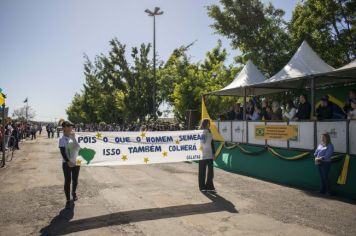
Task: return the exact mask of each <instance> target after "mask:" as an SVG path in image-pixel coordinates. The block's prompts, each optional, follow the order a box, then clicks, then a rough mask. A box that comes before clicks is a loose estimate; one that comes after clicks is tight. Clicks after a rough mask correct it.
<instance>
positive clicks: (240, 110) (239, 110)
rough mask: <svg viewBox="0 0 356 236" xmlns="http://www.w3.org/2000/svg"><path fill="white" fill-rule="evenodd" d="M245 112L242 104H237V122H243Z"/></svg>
mask: <svg viewBox="0 0 356 236" xmlns="http://www.w3.org/2000/svg"><path fill="white" fill-rule="evenodd" d="M243 115H244V114H243V110H242V108H241V104H240V103H236V104H235V120H243Z"/></svg>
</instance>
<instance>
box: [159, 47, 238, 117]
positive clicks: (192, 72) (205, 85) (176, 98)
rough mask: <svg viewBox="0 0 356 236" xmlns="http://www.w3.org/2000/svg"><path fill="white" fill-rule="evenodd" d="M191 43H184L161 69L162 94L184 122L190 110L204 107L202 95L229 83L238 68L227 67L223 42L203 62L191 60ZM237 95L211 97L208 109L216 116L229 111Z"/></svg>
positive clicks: (176, 115)
mask: <svg viewBox="0 0 356 236" xmlns="http://www.w3.org/2000/svg"><path fill="white" fill-rule="evenodd" d="M190 46H192V45H188V46H182V47H180V48H178V49H176V50H174V51H173V53H172V55H171V56H170V57H169V59H168V61H167V62H166V64H165V65H164V66H163V67H162V69H161V70H160V71H159V74H160V82H159V84H160V91H161V94H162V97H166V99H167V102H168V103H169V104H170V105H171V106H173V111H174V114H175V117H176V118H177V119H178V120H179V121H180V122H183V123H185V121H186V118H185V114H186V111H187V110H190V109H192V110H198V111H200V108H201V98H202V95H204V94H206V93H207V92H211V91H214V90H219V89H221V88H222V87H224V86H226V85H227V84H229V83H230V82H231V81H232V79H233V78H234V76H235V74H236V72H237V70H235V69H232V67H231V66H230V67H228V68H227V67H226V66H225V65H224V63H225V62H226V56H227V52H226V50H225V49H222V46H221V42H218V45H217V46H216V47H215V48H214V49H212V50H211V51H210V52H208V53H207V54H206V58H205V60H204V61H203V62H202V63H192V62H191V61H190V58H189V56H188V50H189V48H190ZM233 100H234V98H221V97H216V96H213V97H209V103H208V109H209V111H210V112H211V114H212V115H213V116H215V117H216V115H217V114H220V113H221V112H224V111H226V110H227V107H228V106H230V105H231V104H232V102H233Z"/></svg>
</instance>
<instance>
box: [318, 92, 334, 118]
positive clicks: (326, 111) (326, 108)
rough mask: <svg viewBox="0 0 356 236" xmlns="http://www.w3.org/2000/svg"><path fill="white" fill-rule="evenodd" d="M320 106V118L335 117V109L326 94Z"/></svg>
mask: <svg viewBox="0 0 356 236" xmlns="http://www.w3.org/2000/svg"><path fill="white" fill-rule="evenodd" d="M320 102H321V103H320V106H318V108H317V109H316V111H315V113H316V117H317V118H318V120H328V119H332V117H333V109H332V106H331V105H330V103H329V101H328V98H327V97H326V96H324V97H322V98H321V101H320Z"/></svg>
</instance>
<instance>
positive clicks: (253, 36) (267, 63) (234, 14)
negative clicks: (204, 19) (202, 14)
mask: <svg viewBox="0 0 356 236" xmlns="http://www.w3.org/2000/svg"><path fill="white" fill-rule="evenodd" d="M220 5H221V6H219V5H216V4H213V5H211V6H208V8H207V9H208V15H209V16H210V17H211V18H213V19H214V20H215V21H214V23H213V24H212V26H211V27H212V28H213V29H215V31H216V32H217V33H219V34H221V35H223V36H226V37H228V38H229V39H231V46H232V47H233V48H235V49H238V50H240V52H241V55H240V56H237V57H236V61H237V62H238V63H242V64H245V63H246V62H247V60H248V59H251V60H252V61H253V62H254V63H255V64H256V65H257V66H258V68H259V69H260V70H261V71H262V72H264V73H265V74H266V75H268V76H272V75H273V74H274V73H276V72H277V71H278V70H280V69H281V68H282V67H283V66H284V64H285V62H286V60H288V58H289V56H290V50H289V47H290V44H289V37H288V32H287V23H286V22H285V21H284V20H283V16H284V11H283V10H281V9H275V8H274V7H273V5H272V4H271V3H270V4H267V5H263V4H262V3H261V2H260V1H259V0H220Z"/></svg>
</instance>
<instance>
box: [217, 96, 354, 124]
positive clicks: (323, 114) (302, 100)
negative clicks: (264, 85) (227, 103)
mask: <svg viewBox="0 0 356 236" xmlns="http://www.w3.org/2000/svg"><path fill="white" fill-rule="evenodd" d="M219 119H220V120H243V105H241V104H240V103H237V104H235V105H234V106H231V107H230V110H229V111H228V112H226V113H224V114H221V115H220V117H219ZM246 119H247V120H252V121H260V120H271V121H302V120H337V119H356V91H355V90H351V91H350V92H349V98H348V99H347V101H346V102H345V104H344V107H343V108H341V107H340V106H338V105H336V104H335V103H333V102H332V101H330V99H329V96H328V95H325V96H323V97H322V98H321V99H320V101H319V105H318V106H317V108H316V110H315V116H312V107H311V104H310V103H309V101H308V98H307V96H306V95H305V94H301V95H300V96H299V100H298V104H295V103H294V101H292V100H288V101H287V102H285V103H284V104H280V102H278V101H272V102H271V103H270V102H269V101H268V100H267V99H264V100H262V101H259V100H258V99H256V98H251V99H250V100H249V101H248V102H247V103H246Z"/></svg>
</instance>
